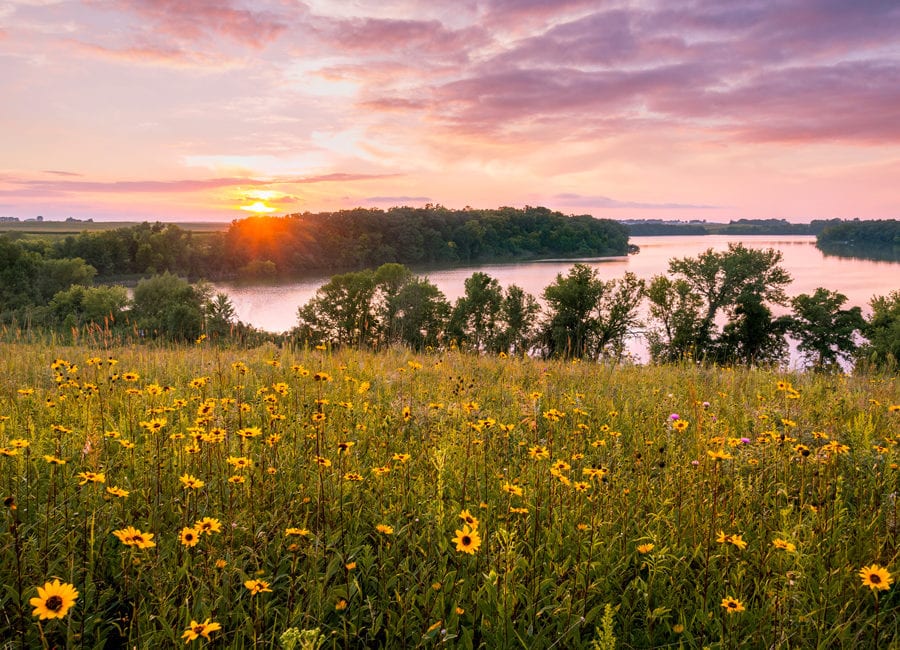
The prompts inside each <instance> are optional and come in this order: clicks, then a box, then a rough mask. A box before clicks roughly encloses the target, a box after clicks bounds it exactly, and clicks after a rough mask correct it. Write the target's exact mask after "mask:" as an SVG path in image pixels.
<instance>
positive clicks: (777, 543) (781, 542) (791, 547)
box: [772, 537, 797, 553]
mask: <svg viewBox="0 0 900 650" xmlns="http://www.w3.org/2000/svg"><path fill="white" fill-rule="evenodd" d="M772 546H774V547H775V548H777V549H781V550H782V551H787V552H788V553H796V552H797V546H796V545H795V544H794V543H793V542H789V541H787V540H786V539H781V538H780V537H776V538H775V539H773V540H772Z"/></svg>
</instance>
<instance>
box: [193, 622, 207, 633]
mask: <svg viewBox="0 0 900 650" xmlns="http://www.w3.org/2000/svg"><path fill="white" fill-rule="evenodd" d="M205 629H206V626H205V625H203V624H200V625H195V626H194V634H203V631H204V630H205Z"/></svg>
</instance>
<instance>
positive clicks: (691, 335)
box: [647, 275, 703, 363]
mask: <svg viewBox="0 0 900 650" xmlns="http://www.w3.org/2000/svg"><path fill="white" fill-rule="evenodd" d="M647 298H648V300H649V303H650V310H649V311H650V318H651V321H652V322H653V323H654V326H653V327H651V328H650V329H649V330H648V332H647V341H648V344H649V351H650V357H651V358H652V359H653V360H654V361H656V362H657V363H662V362H670V361H678V360H680V359H682V358H684V357H685V356H693V355H694V354H695V353H696V345H697V341H698V340H699V338H700V329H701V321H702V310H703V298H702V297H701V296H700V295H699V294H696V293H694V292H693V290H692V289H691V285H690V284H689V283H688V282H687V281H686V280H681V279H679V280H672V279H670V278H668V277H666V276H664V275H657V276H654V277H653V279H652V280H651V281H650V285H649V286H648V287H647Z"/></svg>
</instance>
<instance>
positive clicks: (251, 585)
mask: <svg viewBox="0 0 900 650" xmlns="http://www.w3.org/2000/svg"><path fill="white" fill-rule="evenodd" d="M244 586H245V587H246V588H247V589H249V590H250V595H251V596H255V595H256V594H260V593H263V592H266V591H267V592H269V593H272V590H271V589H269V583H268V582H266V581H265V580H245V581H244Z"/></svg>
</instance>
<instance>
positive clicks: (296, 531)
mask: <svg viewBox="0 0 900 650" xmlns="http://www.w3.org/2000/svg"><path fill="white" fill-rule="evenodd" d="M284 534H285V535H287V536H288V537H291V536H297V537H308V536H309V531H308V530H307V529H305V528H288V529H287V530H285V531H284Z"/></svg>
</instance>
